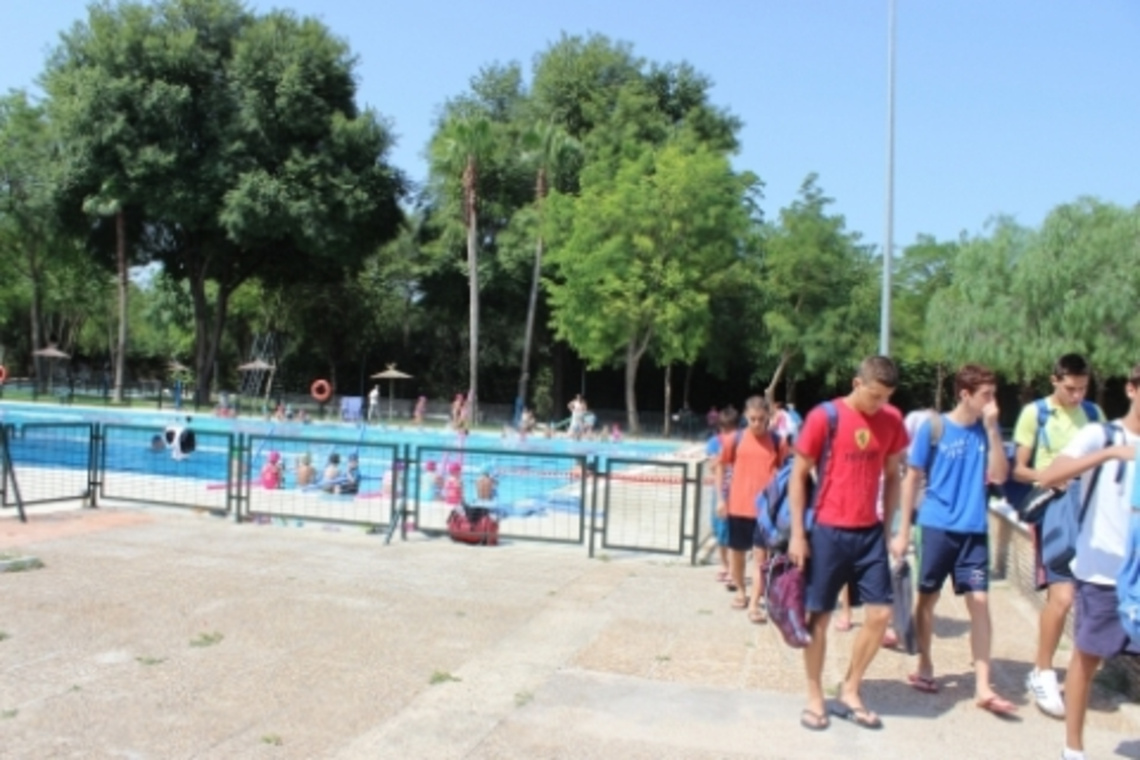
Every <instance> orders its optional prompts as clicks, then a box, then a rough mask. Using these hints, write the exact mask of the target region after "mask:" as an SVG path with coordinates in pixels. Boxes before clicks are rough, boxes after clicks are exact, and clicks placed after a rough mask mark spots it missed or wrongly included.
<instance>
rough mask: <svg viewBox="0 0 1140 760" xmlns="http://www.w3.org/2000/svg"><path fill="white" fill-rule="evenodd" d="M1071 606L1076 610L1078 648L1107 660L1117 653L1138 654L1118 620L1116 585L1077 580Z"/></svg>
mask: <svg viewBox="0 0 1140 760" xmlns="http://www.w3.org/2000/svg"><path fill="white" fill-rule="evenodd" d="M1076 584H1077V588H1076V593H1075V594H1074V597H1075V598H1074V600H1073V609H1074V610H1075V611H1076V616H1077V619H1076V629H1077V630H1076V634H1077V635H1076V639H1077V649H1079V650H1081V651H1082V652H1084V653H1085V654H1091V655H1093V656H1094V657H1100V658H1101V659H1105V660H1107V659H1108V658H1110V657H1115V656H1116V655H1118V654H1140V647H1137V646H1136V645H1135V644H1133V643H1132V639H1130V638H1128V633H1127V632H1126V631H1125V630H1124V626H1123V625H1121V623H1120V613H1119V612H1118V611H1117V605H1118V604H1119V600H1118V598H1117V596H1116V586H1102V585H1100V584H1098V583H1085V582H1084V581H1077V582H1076Z"/></svg>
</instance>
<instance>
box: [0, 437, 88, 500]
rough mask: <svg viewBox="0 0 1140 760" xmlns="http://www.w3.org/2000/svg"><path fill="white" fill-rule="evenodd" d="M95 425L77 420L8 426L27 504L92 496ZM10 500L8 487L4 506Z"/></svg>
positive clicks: (16, 466)
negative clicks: (76, 421) (77, 421)
mask: <svg viewBox="0 0 1140 760" xmlns="http://www.w3.org/2000/svg"><path fill="white" fill-rule="evenodd" d="M94 427H95V426H94V425H91V424H89V423H75V422H65V423H55V422H44V423H27V424H24V425H14V426H12V425H10V426H8V450H9V452H10V454H11V462H12V467H13V468H14V469H15V471H16V473H17V477H18V478H19V484H20V494H21V496H22V497H23V501H24V505H25V506H28V505H33V504H46V503H51V502H59V501H71V500H75V499H80V500H86V499H89V498H90V496H91V490H90V482H91V472H92V464H93V462H92V456H93V455H92V441H93V438H94V435H93V433H94ZM11 503H12V494H11V493H9V491H8V489H5V492H4V505H5V506H9V505H11Z"/></svg>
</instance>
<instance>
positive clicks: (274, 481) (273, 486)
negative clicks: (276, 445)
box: [261, 451, 285, 490]
mask: <svg viewBox="0 0 1140 760" xmlns="http://www.w3.org/2000/svg"><path fill="white" fill-rule="evenodd" d="M284 479H285V464H284V463H283V462H282V461H281V455H280V454H279V453H277V452H276V451H271V452H269V460H268V461H267V462H266V463H265V466H264V467H262V468H261V487H262V488H267V489H270V490H277V489H278V488H281V487H282V485H283V481H284Z"/></svg>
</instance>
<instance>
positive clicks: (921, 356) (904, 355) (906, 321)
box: [891, 235, 959, 409]
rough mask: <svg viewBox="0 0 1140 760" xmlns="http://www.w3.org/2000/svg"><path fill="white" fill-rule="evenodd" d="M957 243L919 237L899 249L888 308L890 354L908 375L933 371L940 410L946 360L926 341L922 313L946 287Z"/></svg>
mask: <svg viewBox="0 0 1140 760" xmlns="http://www.w3.org/2000/svg"><path fill="white" fill-rule="evenodd" d="M958 249H959V243H958V242H956V241H945V242H940V241H938V240H936V239H934V238H933V237H931V236H929V235H919V236H918V238H917V239H916V240H915V242H914V243H912V244H911V245H908V246H907V247H906V248H904V249H903V252H902V256H901V257H899V260H898V264H897V271H896V274H895V279H894V294H893V298H894V302H893V304H892V308H891V321H892V326H891V327H892V330H891V331H892V333H893V345H894V354H895V357H896V358H897V360H898V361H899V362H900V363H901V364H903V365H905V366H906V367H907V368H908V370H909V371H908V372H907V373H906V374H907V375H909V376H914V375H925V374H926V372H928V371H932V372H933V379H932V382H931V384H932V386H933V387H932V388H931V389H930V390H931V391H932V392H933V404H934V407H935V408H936V409H941V408H942V391H943V384H944V380H945V378H946V372H947V369H948V365H947V362H946V357H945V356H944V355H943V354H942V353H941V352H939V351H937V350H935V347H934V346H933V345H932V344H930V343H928V342H927V340H926V312H927V310H928V308H929V307H930V303H931V301H932V300H933V298H934V296H935V294H936V293H938V292H939V291H940V290H943V289H945V288H947V287H949V286H950V284H951V281H952V266H953V262H954V259H955V257H956V256H957V255H958Z"/></svg>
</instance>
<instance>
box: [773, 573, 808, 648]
mask: <svg viewBox="0 0 1140 760" xmlns="http://www.w3.org/2000/svg"><path fill="white" fill-rule="evenodd" d="M764 574H765V576H766V577H767V582H766V583H765V586H764V601H765V603H766V604H767V607H768V619H769V620H771V621H772V624H773V625H775V626H776V628H777V630H779V631H780V635H781V636H783V637H784V643H785V644H787V645H788V646H790V647H792V648H793V649H803V648H804V647H806V646H807V645H808V644H810V643H811V634H810V633H809V632H808V627H807V613H806V612H805V610H804V576H803V572H801V571H800V569H799V568H798V567H796V566H795V564H794V563H793V562H792V561H791V560H790V559H788V558H787V556H786V555H783V554H777V555H775V556H773V557H772V558H771V559H769V560H768V561H767V562H765V563H764Z"/></svg>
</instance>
